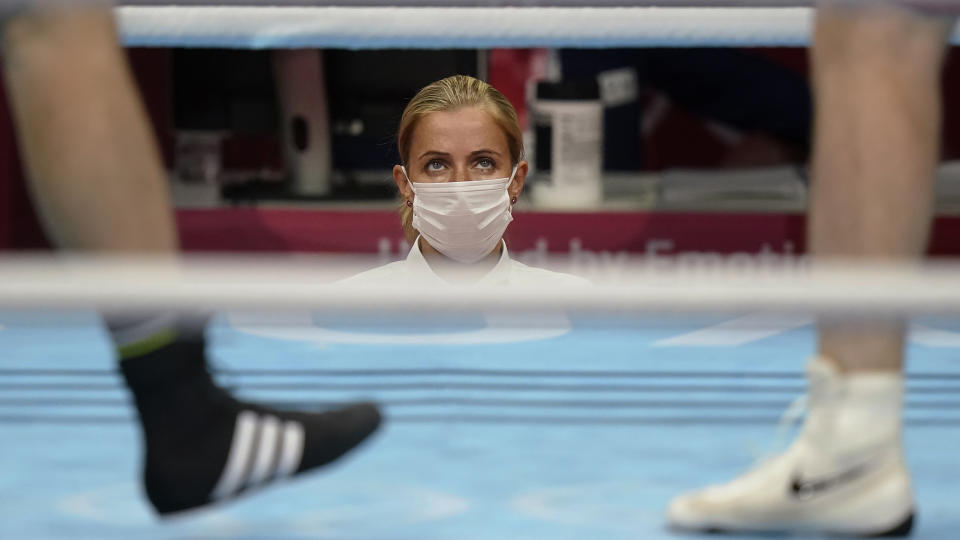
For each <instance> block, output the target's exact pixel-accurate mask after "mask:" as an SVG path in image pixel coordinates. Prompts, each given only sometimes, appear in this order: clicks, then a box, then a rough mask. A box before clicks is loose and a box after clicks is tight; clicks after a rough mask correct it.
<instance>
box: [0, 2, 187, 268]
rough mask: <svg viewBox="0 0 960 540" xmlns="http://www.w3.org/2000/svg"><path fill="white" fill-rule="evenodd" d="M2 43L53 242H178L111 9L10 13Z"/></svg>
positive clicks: (168, 247)
mask: <svg viewBox="0 0 960 540" xmlns="http://www.w3.org/2000/svg"><path fill="white" fill-rule="evenodd" d="M3 52H4V60H5V62H4V71H5V76H6V83H7V86H8V89H9V95H10V101H11V105H12V109H13V113H14V118H15V121H16V126H17V133H18V136H19V139H20V147H21V154H22V156H23V159H24V162H25V166H26V169H27V172H28V174H29V176H30V180H31V186H32V190H33V195H34V199H35V201H36V203H37V205H38V207H39V209H40V213H41V215H42V217H43V220H44V224H45V226H46V229H47V231H48V234H50V235H51V236H52V239H53V241H54V242H55V243H56V245H57V246H59V247H61V248H66V249H84V250H97V251H116V250H127V251H131V250H132V251H149V252H173V251H175V250H176V248H177V236H176V229H175V226H174V221H173V215H172V211H171V205H170V201H169V193H168V187H167V180H166V177H165V174H164V170H163V166H162V164H161V161H160V157H159V155H158V152H157V150H156V148H157V146H156V144H155V141H154V140H153V133H152V132H151V130H150V128H149V124H148V121H147V117H146V113H145V111H144V109H143V106H142V104H141V102H140V100H139V98H138V95H137V93H136V90H135V88H134V82H133V80H132V77H131V75H130V72H129V70H128V69H127V66H126V59H125V58H124V56H123V51H122V50H121V49H120V48H119V47H118V46H117V34H116V30H115V28H114V19H113V12H112V10H110V9H109V8H104V7H96V8H86V9H76V10H74V9H60V10H54V11H43V12H38V13H34V14H29V15H23V16H18V17H15V18H14V19H12V20H11V21H10V22H9V23H8V24H7V25H6V28H5V30H4V35H3Z"/></svg>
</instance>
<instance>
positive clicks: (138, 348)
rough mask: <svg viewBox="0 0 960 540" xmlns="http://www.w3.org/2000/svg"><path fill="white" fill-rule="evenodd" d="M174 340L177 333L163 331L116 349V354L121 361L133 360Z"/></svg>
mask: <svg viewBox="0 0 960 540" xmlns="http://www.w3.org/2000/svg"><path fill="white" fill-rule="evenodd" d="M176 340H177V332H176V331H175V330H163V331H161V332H157V333H156V334H153V335H151V336H149V337H147V338H145V339H141V340H140V341H135V342H133V343H128V344H126V345H121V346H119V347H117V354H119V355H120V359H121V360H126V359H127V358H135V357H137V356H143V355H145V354H150V353H152V352H153V351H156V350H159V349H162V348H164V347H166V346H167V345H170V344H171V343H173V342H174V341H176Z"/></svg>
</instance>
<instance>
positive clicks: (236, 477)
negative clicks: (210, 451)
mask: <svg viewBox="0 0 960 540" xmlns="http://www.w3.org/2000/svg"><path fill="white" fill-rule="evenodd" d="M256 430H257V413H255V412H251V411H243V412H241V413H240V414H238V415H237V424H236V427H235V428H234V430H233V443H231V444H230V454H229V456H228V457H227V464H226V466H224V468H223V474H221V475H220V480H219V481H218V482H217V485H216V486H214V488H213V492H212V493H211V494H210V496H211V497H213V498H214V499H223V498H224V497H229V496H230V495H233V494H234V493H236V492H237V490H239V489H240V488H241V487H242V486H243V485H244V484H245V483H246V482H245V480H246V477H247V474H246V472H247V470H248V469H249V467H248V466H247V464H248V463H249V462H250V451H251V450H252V448H251V447H252V444H253V435H254V432H255V431H256Z"/></svg>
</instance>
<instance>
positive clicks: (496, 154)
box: [470, 148, 500, 156]
mask: <svg viewBox="0 0 960 540" xmlns="http://www.w3.org/2000/svg"><path fill="white" fill-rule="evenodd" d="M477 154H493V155H495V156H499V155H500V152H497V151H496V150H490V149H489V148H484V149H482V150H476V151H474V152H470V155H471V156H475V155H477Z"/></svg>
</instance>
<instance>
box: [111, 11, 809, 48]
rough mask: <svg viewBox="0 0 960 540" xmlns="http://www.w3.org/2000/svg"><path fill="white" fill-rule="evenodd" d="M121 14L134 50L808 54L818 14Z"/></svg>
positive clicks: (623, 12)
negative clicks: (745, 49)
mask: <svg viewBox="0 0 960 540" xmlns="http://www.w3.org/2000/svg"><path fill="white" fill-rule="evenodd" d="M117 9H118V17H119V21H120V27H121V33H122V35H123V41H124V42H125V44H127V45H130V46H151V47H223V48H251V49H264V48H309V47H324V48H345V49H376V48H428V49H430V48H497V47H592V48H601V47H665V46H671V47H681V46H750V45H770V46H772V45H778V46H803V45H806V44H807V42H808V39H809V35H810V30H811V21H812V10H811V9H809V8H655V7H608V8H516V7H503V8H449V7H448V8H442V7H438V8H417V7H265V6H258V7H254V6H247V7H236V6H233V7H229V6H220V7H216V6H208V7H177V6H127V7H120V8H117Z"/></svg>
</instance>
